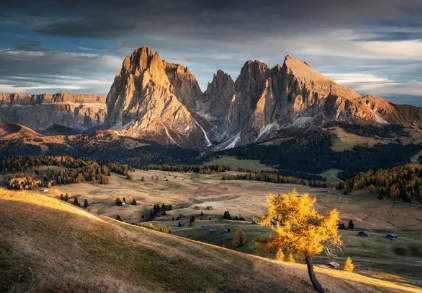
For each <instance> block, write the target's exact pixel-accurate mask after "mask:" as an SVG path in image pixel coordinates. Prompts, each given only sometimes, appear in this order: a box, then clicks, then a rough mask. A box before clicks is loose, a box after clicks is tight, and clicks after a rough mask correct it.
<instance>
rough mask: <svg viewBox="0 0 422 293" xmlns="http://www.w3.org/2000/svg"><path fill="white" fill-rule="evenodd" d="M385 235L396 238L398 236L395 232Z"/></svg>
mask: <svg viewBox="0 0 422 293" xmlns="http://www.w3.org/2000/svg"><path fill="white" fill-rule="evenodd" d="M385 237H386V238H389V239H397V238H399V236H398V235H397V234H394V233H390V234H387V235H385Z"/></svg>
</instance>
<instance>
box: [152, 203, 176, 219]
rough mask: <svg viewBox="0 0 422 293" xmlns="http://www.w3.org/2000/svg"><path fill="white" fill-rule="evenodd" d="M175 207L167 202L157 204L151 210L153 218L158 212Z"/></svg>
mask: <svg viewBox="0 0 422 293" xmlns="http://www.w3.org/2000/svg"><path fill="white" fill-rule="evenodd" d="M172 209H173V207H172V205H171V204H169V205H166V204H164V203H163V204H162V205H159V204H155V205H154V207H153V208H152V211H151V218H152V217H154V216H155V215H156V214H160V213H165V212H166V211H171V210H172Z"/></svg>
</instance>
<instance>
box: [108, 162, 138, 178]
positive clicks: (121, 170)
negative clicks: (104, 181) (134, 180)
mask: <svg viewBox="0 0 422 293" xmlns="http://www.w3.org/2000/svg"><path fill="white" fill-rule="evenodd" d="M108 167H109V168H110V170H111V172H113V173H117V174H120V175H123V176H130V175H129V172H133V171H135V168H134V167H132V166H130V165H128V164H123V165H122V164H116V163H110V164H108Z"/></svg>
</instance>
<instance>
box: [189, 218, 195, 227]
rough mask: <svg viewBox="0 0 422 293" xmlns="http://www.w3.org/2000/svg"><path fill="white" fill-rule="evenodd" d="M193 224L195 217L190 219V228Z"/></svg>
mask: <svg viewBox="0 0 422 293" xmlns="http://www.w3.org/2000/svg"><path fill="white" fill-rule="evenodd" d="M193 222H195V217H194V216H192V217H190V219H189V226H192V223H193Z"/></svg>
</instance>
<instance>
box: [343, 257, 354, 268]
mask: <svg viewBox="0 0 422 293" xmlns="http://www.w3.org/2000/svg"><path fill="white" fill-rule="evenodd" d="M354 268H355V266H354V265H353V262H352V259H351V258H350V256H348V257H347V259H346V261H345V262H344V270H345V271H347V272H353V270H354Z"/></svg>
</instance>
